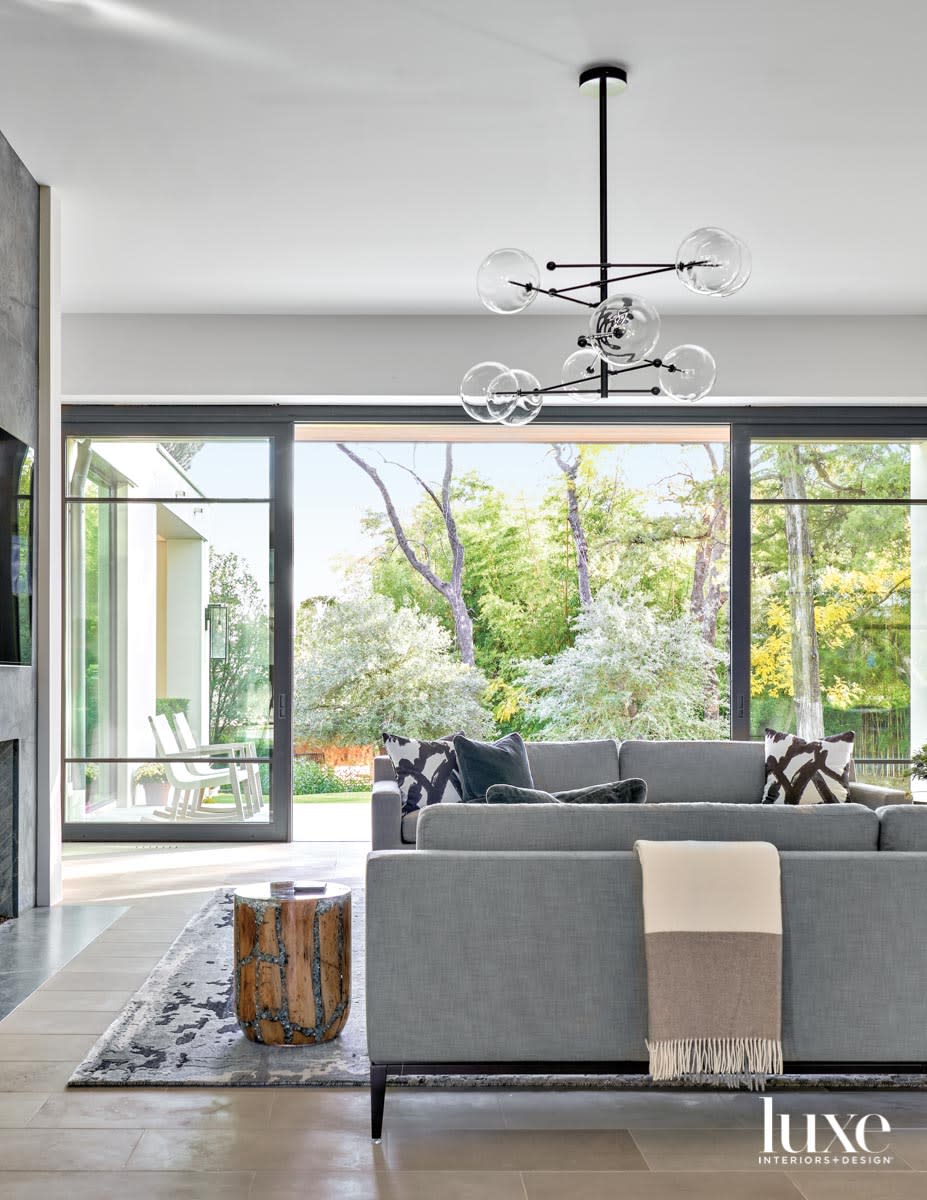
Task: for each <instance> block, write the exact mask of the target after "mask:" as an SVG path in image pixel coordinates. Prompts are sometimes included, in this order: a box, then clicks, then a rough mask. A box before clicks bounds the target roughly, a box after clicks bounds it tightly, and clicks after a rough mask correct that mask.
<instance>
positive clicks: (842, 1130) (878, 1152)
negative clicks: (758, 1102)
mask: <svg viewBox="0 0 927 1200" xmlns="http://www.w3.org/2000/svg"><path fill="white" fill-rule="evenodd" d="M762 1101H763V1153H762V1154H761V1155H760V1162H761V1163H776V1164H784V1165H791V1166H794V1165H797V1164H808V1163H823V1164H827V1163H845V1164H852V1165H862V1164H865V1163H876V1164H878V1163H883V1164H884V1163H890V1162H891V1161H892V1159H891V1157H890V1156H886V1154H885V1151H886V1150H887V1149H888V1142H886V1141H884V1139H882V1138H881V1137H880V1136H879V1135H880V1134H885V1133H891V1131H892V1127H891V1125H889V1123H888V1121H887V1120H886V1119H885V1117H883V1116H882V1115H881V1113H866V1114H864V1115H862V1116H860V1115H858V1114H857V1113H849V1114H848V1115H846V1116H838V1115H837V1114H836V1113H801V1114H798V1115H794V1116H793V1114H791V1113H777V1112H776V1111H775V1101H774V1099H773V1097H772V1096H763V1097H762ZM873 1139H875V1144H873Z"/></svg>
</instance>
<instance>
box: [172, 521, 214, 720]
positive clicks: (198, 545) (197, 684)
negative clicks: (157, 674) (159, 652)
mask: <svg viewBox="0 0 927 1200" xmlns="http://www.w3.org/2000/svg"><path fill="white" fill-rule="evenodd" d="M165 547H166V566H167V580H166V582H167V588H166V597H165V600H166V607H167V611H166V614H165V616H166V619H165V621H164V629H165V635H166V639H167V645H166V647H165V654H164V663H165V676H166V679H165V683H166V687H167V692H166V695H168V696H183V697H185V698H186V699H188V700H189V701H190V709H189V712H188V714H187V715H188V717H189V719H190V727H191V729H192V730H193V732H194V734H195V735H196V737H197V739H198V740H199V741H200V742H208V741H209V658H208V647H207V633H206V629H205V622H204V616H205V612H206V605H207V604H208V603H209V546H208V543H207V542H205V541H204V540H202V539H201V538H168V539H167V542H166V543H165Z"/></svg>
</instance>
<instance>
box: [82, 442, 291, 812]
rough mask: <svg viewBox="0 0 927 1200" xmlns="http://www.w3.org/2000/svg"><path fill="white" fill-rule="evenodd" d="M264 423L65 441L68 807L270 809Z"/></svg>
mask: <svg viewBox="0 0 927 1200" xmlns="http://www.w3.org/2000/svg"><path fill="white" fill-rule="evenodd" d="M270 494H271V493H270V443H269V441H268V440H267V439H263V438H259V439H252V440H233V439H212V440H198V441H192V440H189V439H188V440H182V439H178V440H177V441H171V442H167V441H162V440H157V439H154V438H144V437H139V438H122V439H120V438H91V437H73V438H69V439H68V441H67V494H66V497H65V504H66V535H67V564H68V570H67V596H66V676H67V679H66V695H67V705H66V759H65V820H66V821H67V822H71V823H74V822H77V823H100V822H103V823H111V822H118V823H134V824H145V825H153V824H164V823H182V822H184V823H191V822H192V823H198V824H215V825H216V826H217V828H221V826H222V825H223V824H226V823H235V824H241V823H243V822H251V823H258V824H259V823H267V821H268V820H269V819H270V806H269V794H270V770H271V752H272V720H271V717H272V714H271V703H270V699H271V680H270V671H271V606H272V583H271V558H270V537H269V530H270Z"/></svg>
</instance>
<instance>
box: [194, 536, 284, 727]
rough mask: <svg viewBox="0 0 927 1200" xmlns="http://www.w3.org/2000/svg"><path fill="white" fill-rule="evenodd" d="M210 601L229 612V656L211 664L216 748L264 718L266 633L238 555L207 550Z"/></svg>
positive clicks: (255, 589)
mask: <svg viewBox="0 0 927 1200" xmlns="http://www.w3.org/2000/svg"><path fill="white" fill-rule="evenodd" d="M209 601H210V603H211V604H224V605H226V607H227V609H228V656H227V657H226V658H224V659H210V662H209V724H210V731H211V732H210V739H211V740H212V741H214V742H222V741H228V740H234V738H233V735H234V734H235V731H236V730H237V729H239V728H240V727H241V726H243V725H247V724H248V723H250V722H252V721H255V720H260V719H262V718H266V715H267V711H268V707H269V703H270V681H269V673H268V663H269V661H270V659H269V637H270V629H269V624H268V620H267V606H266V603H265V600H264V598H263V596H262V595H261V590H260V588H259V586H258V583H257V580H256V579H255V578H254V576H253V575H252V574H251V572H250V571H249V570H248V567H247V565H246V563H245V560H244V559H243V558H242V557H241V556H240V555H238V554H235V553H232V552H229V553H227V554H223V553H221V552H220V551H218V550H215V549H214V548H212V547H210V550H209Z"/></svg>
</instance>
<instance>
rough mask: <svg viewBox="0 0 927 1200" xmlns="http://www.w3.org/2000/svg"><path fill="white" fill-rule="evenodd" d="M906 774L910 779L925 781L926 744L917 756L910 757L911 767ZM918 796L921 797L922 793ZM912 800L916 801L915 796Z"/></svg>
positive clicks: (926, 774) (926, 772)
mask: <svg viewBox="0 0 927 1200" xmlns="http://www.w3.org/2000/svg"><path fill="white" fill-rule="evenodd" d="M908 774H909V775H910V776H911V778H912V779H927V744H925V745H923V746H921V748H920V750H918V752H917V754H913V755H912V756H911V766H910V769H909V770H908ZM919 795H920V796H921V797H923V795H924V793H923V792H920V793H919ZM909 798H910V797H909ZM913 799H915V800H916V799H918V797H917V796H915V797H913Z"/></svg>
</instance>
